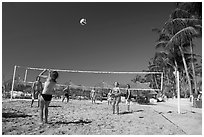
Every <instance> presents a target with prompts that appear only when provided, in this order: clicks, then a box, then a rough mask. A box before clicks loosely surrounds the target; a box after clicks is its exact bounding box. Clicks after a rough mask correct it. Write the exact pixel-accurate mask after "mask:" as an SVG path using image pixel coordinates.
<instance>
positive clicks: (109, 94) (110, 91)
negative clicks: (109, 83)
mask: <svg viewBox="0 0 204 137" xmlns="http://www.w3.org/2000/svg"><path fill="white" fill-rule="evenodd" d="M111 95H112V90H109V92H108V96H107V97H108V105H109V104H110V105H111V102H112V97H111Z"/></svg>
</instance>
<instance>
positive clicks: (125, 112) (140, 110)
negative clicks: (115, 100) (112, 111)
mask: <svg viewBox="0 0 204 137" xmlns="http://www.w3.org/2000/svg"><path fill="white" fill-rule="evenodd" d="M143 111H144V110H142V109H139V110H135V111H124V112H121V113H119V115H125V114H132V113H135V112H143Z"/></svg>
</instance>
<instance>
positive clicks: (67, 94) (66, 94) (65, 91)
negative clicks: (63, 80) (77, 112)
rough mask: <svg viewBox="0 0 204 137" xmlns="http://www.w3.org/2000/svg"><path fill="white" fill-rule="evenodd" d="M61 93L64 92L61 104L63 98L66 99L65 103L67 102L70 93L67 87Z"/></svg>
mask: <svg viewBox="0 0 204 137" xmlns="http://www.w3.org/2000/svg"><path fill="white" fill-rule="evenodd" d="M63 92H64V95H63V98H62V102H63V101H64V99H65V98H67V102H69V92H70V90H69V86H67V87H66V88H65V89H64V90H63Z"/></svg>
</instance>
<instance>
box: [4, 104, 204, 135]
mask: <svg viewBox="0 0 204 137" xmlns="http://www.w3.org/2000/svg"><path fill="white" fill-rule="evenodd" d="M30 103H31V102H30V101H25V100H17V101H9V100H4V101H3V102H2V134H3V135H63V134H67V135H185V134H194V135H201V134H202V112H201V111H200V112H201V113H200V112H199V113H198V112H197V111H193V110H192V109H191V110H188V109H187V108H186V109H185V110H183V109H182V111H181V114H178V113H177V108H176V105H174V104H173V105H172V103H169V104H170V105H168V102H167V103H166V102H164V103H163V102H162V103H157V104H156V105H140V104H137V103H132V104H131V110H132V112H131V113H127V111H126V109H127V106H126V104H125V103H121V104H120V114H119V115H113V114H112V108H111V105H108V104H107V102H106V101H103V102H102V103H101V102H100V101H97V103H96V104H92V103H91V101H90V100H70V102H69V103H65V102H64V103H62V102H61V101H60V100H53V101H52V102H51V104H50V106H49V117H48V121H49V123H48V124H41V125H40V124H39V108H38V107H37V102H35V103H34V105H33V107H32V108H31V107H30ZM200 110H201V109H200Z"/></svg>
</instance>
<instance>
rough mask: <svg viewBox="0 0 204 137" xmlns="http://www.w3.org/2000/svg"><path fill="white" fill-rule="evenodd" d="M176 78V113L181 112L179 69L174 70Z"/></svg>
mask: <svg viewBox="0 0 204 137" xmlns="http://www.w3.org/2000/svg"><path fill="white" fill-rule="evenodd" d="M176 79H177V90H178V92H177V99H178V114H180V113H181V108H180V84H179V71H177V72H176Z"/></svg>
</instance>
